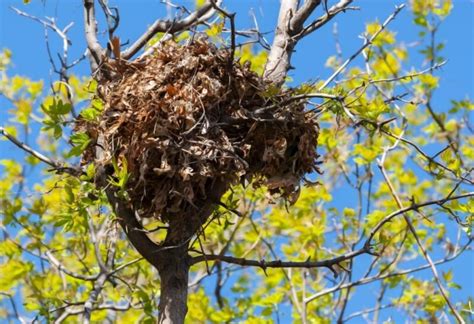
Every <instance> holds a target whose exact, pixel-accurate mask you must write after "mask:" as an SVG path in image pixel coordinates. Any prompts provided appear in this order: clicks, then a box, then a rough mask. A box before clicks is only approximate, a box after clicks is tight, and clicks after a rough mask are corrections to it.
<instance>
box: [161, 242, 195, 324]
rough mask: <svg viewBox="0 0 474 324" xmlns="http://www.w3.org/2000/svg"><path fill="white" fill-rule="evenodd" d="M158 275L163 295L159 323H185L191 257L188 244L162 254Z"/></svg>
mask: <svg viewBox="0 0 474 324" xmlns="http://www.w3.org/2000/svg"><path fill="white" fill-rule="evenodd" d="M160 260H162V262H160V264H159V266H158V273H159V275H160V281H161V295H160V304H159V306H158V309H159V313H160V315H159V318H158V323H172V324H179V323H184V319H185V317H186V313H187V311H188V307H187V298H188V275H189V257H188V253H187V244H186V246H185V247H184V248H182V247H180V248H174V249H169V250H165V251H162V252H160Z"/></svg>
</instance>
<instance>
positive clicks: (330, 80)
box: [318, 4, 405, 91]
mask: <svg viewBox="0 0 474 324" xmlns="http://www.w3.org/2000/svg"><path fill="white" fill-rule="evenodd" d="M404 7H405V5H404V4H402V5H400V6H397V7H395V11H394V12H393V13H392V14H391V15H390V16H389V17H388V18H387V19H386V20H385V21H384V23H383V24H382V26H380V29H379V30H378V31H377V32H376V33H375V34H373V35H372V37H370V38H369V39H368V40H366V41H365V42H364V45H362V46H361V47H360V48H359V49H358V50H357V51H356V52H355V53H354V54H352V55H351V56H350V57H349V58H348V59H347V60H346V61H345V62H344V63H343V64H342V65H341V66H340V67H339V68H338V69H337V70H336V71H335V72H334V73H333V74H332V75H331V76H330V77H329V78H328V79H327V80H326V81H324V83H323V84H322V85H321V86H320V87H319V88H318V91H321V90H323V89H324V88H326V87H327V86H328V84H329V83H331V82H332V81H333V80H334V79H335V78H336V77H337V76H338V75H339V74H341V72H342V71H344V69H345V68H346V67H347V65H348V64H349V63H350V62H352V61H353V60H354V59H355V58H356V57H357V56H359V54H360V53H362V51H363V50H364V49H366V48H367V47H368V46H369V45H371V44H372V42H373V41H374V40H375V39H376V38H377V36H378V35H379V34H380V33H381V32H382V31H383V30H384V29H385V27H387V25H388V24H389V23H390V22H391V21H392V20H394V19H395V17H396V16H397V15H398V13H399V12H400V11H401V10H402V9H403V8H404Z"/></svg>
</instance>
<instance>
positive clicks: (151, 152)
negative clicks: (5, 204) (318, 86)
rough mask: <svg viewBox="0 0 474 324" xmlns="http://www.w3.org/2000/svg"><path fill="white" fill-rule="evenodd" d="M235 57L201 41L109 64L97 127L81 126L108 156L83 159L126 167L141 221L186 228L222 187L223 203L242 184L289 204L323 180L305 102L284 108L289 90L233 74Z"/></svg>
mask: <svg viewBox="0 0 474 324" xmlns="http://www.w3.org/2000/svg"><path fill="white" fill-rule="evenodd" d="M229 55H230V53H229V52H228V51H225V50H221V49H217V48H216V47H215V46H214V45H212V44H209V43H208V42H207V41H205V40H202V39H201V40H197V41H194V43H192V44H190V45H186V46H184V45H180V44H176V43H174V42H171V41H169V42H165V43H163V44H162V46H161V47H160V48H158V49H157V51H156V52H155V54H154V55H152V56H149V57H147V58H145V59H143V60H141V61H138V62H127V61H120V60H119V61H113V62H109V63H107V64H106V65H107V66H108V68H109V72H110V73H109V74H110V75H111V77H109V78H108V79H103V80H99V90H98V96H99V97H100V99H102V100H103V101H104V103H105V106H104V107H105V108H104V111H103V114H102V115H101V117H100V121H99V122H98V123H86V122H85V121H82V120H79V121H78V128H82V129H86V130H87V131H88V133H89V135H90V136H93V137H96V138H97V137H98V136H101V137H102V138H103V141H102V142H103V143H102V146H103V151H104V153H105V154H104V155H103V158H102V160H97V159H96V157H95V154H94V147H89V148H88V149H87V151H86V152H85V154H84V157H83V159H84V162H85V163H95V164H101V165H107V164H110V163H111V161H112V160H115V161H123V160H124V159H125V160H126V161H127V164H128V170H127V171H128V172H129V173H130V177H129V179H128V182H127V192H128V194H129V197H130V201H131V203H132V204H133V206H134V209H135V210H137V211H138V212H139V214H140V216H141V217H159V218H161V219H162V220H163V221H168V222H169V221H172V220H173V221H175V220H176V219H175V218H177V217H178V218H181V220H182V221H189V217H192V216H191V215H194V214H197V210H198V209H202V208H206V206H207V205H209V204H215V203H217V202H216V201H210V198H209V197H215V196H216V195H215V191H216V187H219V191H220V192H219V194H220V195H221V194H222V193H223V192H224V191H225V189H227V188H228V187H229V186H230V185H232V184H236V183H238V182H239V181H248V182H252V183H253V185H254V186H257V187H258V186H262V185H264V186H266V187H267V188H268V190H269V191H270V193H271V194H277V195H281V196H283V197H284V198H286V199H288V200H289V201H290V202H293V201H294V200H295V199H296V198H297V194H298V192H299V185H300V181H301V179H302V177H303V176H304V174H306V173H309V172H313V171H318V168H317V161H316V160H317V158H318V155H317V153H316V145H317V137H318V124H317V122H316V120H315V118H314V116H313V115H312V114H308V113H305V111H304V102H303V101H301V100H288V99H289V98H290V96H291V91H288V90H287V91H283V90H281V91H280V90H277V91H275V89H273V88H272V87H271V85H269V84H267V83H265V82H264V81H263V80H262V78H261V77H259V76H258V75H257V74H255V73H254V72H252V71H251V70H250V69H249V67H248V66H242V65H240V64H238V63H236V64H234V65H233V66H232V70H229V65H228V60H229ZM275 92H277V93H275ZM265 107H268V109H261V108H265ZM217 183H218V184H219V185H218V186H216V184H217ZM222 184H224V185H222ZM221 191H222V193H221ZM219 194H218V195H217V196H219Z"/></svg>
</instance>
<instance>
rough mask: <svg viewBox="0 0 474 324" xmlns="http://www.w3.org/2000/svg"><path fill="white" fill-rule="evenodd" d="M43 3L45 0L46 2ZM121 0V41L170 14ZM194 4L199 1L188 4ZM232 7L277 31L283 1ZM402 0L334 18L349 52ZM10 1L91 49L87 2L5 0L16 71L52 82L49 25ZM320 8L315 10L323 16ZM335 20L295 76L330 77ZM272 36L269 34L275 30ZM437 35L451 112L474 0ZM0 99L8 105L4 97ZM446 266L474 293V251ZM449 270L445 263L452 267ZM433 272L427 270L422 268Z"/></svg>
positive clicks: (473, 70) (2, 25) (75, 47)
mask: <svg viewBox="0 0 474 324" xmlns="http://www.w3.org/2000/svg"><path fill="white" fill-rule="evenodd" d="M43 2H45V5H44V4H43ZM110 2H111V3H114V4H115V3H116V4H118V6H119V8H120V13H121V22H120V27H119V29H118V30H117V31H116V34H118V35H119V36H120V38H121V40H122V41H126V40H127V39H130V40H134V39H136V38H137V37H138V36H139V35H140V34H141V33H142V32H143V30H144V29H145V28H146V27H147V26H148V25H149V24H151V23H152V22H153V21H154V20H155V19H156V18H157V17H160V16H161V17H162V16H166V11H165V6H163V5H162V4H160V1H158V0H149V1H145V0H138V1H137V0H134V1H132V0H121V1H110ZM188 2H189V7H190V8H191V7H192V3H193V1H188ZM225 3H226V5H227V7H228V8H229V9H230V10H231V11H235V12H237V13H238V14H237V26H238V27H239V28H246V27H253V23H252V18H251V15H250V10H253V12H254V13H255V15H256V17H257V19H258V22H259V25H260V30H261V31H272V29H273V27H274V24H275V21H276V18H277V14H278V12H277V10H278V4H279V2H278V1H277V0H255V1H251V0H226V1H225ZM400 3H403V2H401V1H392V0H362V1H355V2H354V5H358V6H360V7H361V10H359V11H349V12H347V13H345V14H341V15H340V16H338V17H337V19H335V21H337V23H338V26H339V39H340V43H341V45H342V51H343V55H344V57H347V56H349V55H350V54H352V53H353V52H354V51H355V50H356V49H357V48H358V47H359V46H360V44H361V40H360V39H359V38H358V35H360V34H361V33H362V32H363V31H364V29H365V23H366V22H368V21H373V20H375V19H379V20H381V21H383V20H384V19H385V18H386V17H387V16H388V15H389V14H390V13H391V12H392V11H393V8H394V5H396V4H400ZM10 6H16V7H18V8H19V9H21V10H24V11H27V12H28V13H30V14H32V15H36V16H38V17H44V16H49V17H57V24H58V25H59V26H60V27H64V26H66V25H67V24H68V23H69V22H71V21H73V22H74V26H73V27H72V29H71V31H70V33H69V36H70V39H71V40H72V41H73V43H72V46H71V52H70V56H69V57H70V59H71V60H74V59H76V58H77V57H79V56H80V55H81V54H82V53H83V52H84V49H85V41H84V34H83V32H82V6H81V1H80V0H68V1H66V0H62V1H59V0H45V1H40V0H32V3H31V4H30V5H27V6H25V5H23V1H21V0H16V1H14V0H0V48H4V47H5V48H9V49H10V50H11V51H12V53H13V63H14V66H13V68H12V69H11V70H10V72H9V73H10V74H20V75H26V76H28V77H30V78H32V79H44V80H45V82H46V83H47V82H48V80H49V79H50V65H49V61H48V58H47V53H46V47H45V42H44V31H43V28H42V27H41V26H40V25H39V24H38V23H36V22H33V21H31V20H29V19H26V18H24V17H19V16H18V15H17V14H15V13H14V12H13V11H12V10H11V9H9V7H10ZM320 11H321V9H319V11H318V13H317V14H320V13H321V12H320ZM411 19H412V17H411V15H410V12H409V10H404V12H402V13H401V14H400V16H399V17H398V18H397V19H396V20H395V21H394V22H393V23H392V24H391V25H390V29H391V30H395V31H397V39H399V40H402V41H404V42H405V43H406V44H412V43H413V42H415V41H417V39H418V36H417V33H418V30H416V28H415V27H414V25H413V24H412V23H411ZM332 26H333V24H332V23H330V24H328V25H326V26H325V27H323V28H322V29H320V30H318V31H317V32H315V33H314V34H313V35H311V36H309V37H307V38H306V39H304V40H303V41H302V42H301V43H299V44H298V46H297V48H296V54H295V55H294V60H293V65H294V66H295V70H293V71H292V72H291V74H290V75H291V77H292V78H293V79H294V81H295V82H302V81H306V80H314V79H317V78H325V77H327V76H328V75H329V74H330V71H329V70H328V69H326V68H325V67H324V63H325V61H326V59H327V58H328V57H329V56H330V55H333V54H334V53H335V43H334V40H333V36H332ZM269 38H270V39H271V35H269ZM50 39H51V41H52V46H53V48H58V46H59V45H60V44H59V42H58V40H57V37H56V36H55V35H54V33H50ZM438 39H440V40H445V41H446V49H445V50H444V57H446V58H448V60H449V61H448V64H447V65H446V66H445V67H444V68H443V69H442V70H441V71H440V72H439V73H438V74H439V75H440V76H441V86H440V89H439V90H438V91H437V92H436V96H435V100H434V103H435V105H434V106H435V107H434V108H435V109H436V110H438V111H443V110H447V109H448V108H449V102H450V100H451V99H457V100H459V99H463V98H465V97H466V96H469V97H470V98H473V97H474V77H473V76H474V59H473V57H474V51H473V46H474V45H473V44H474V42H473V40H474V3H473V1H469V0H454V9H453V12H452V14H451V15H450V16H449V17H448V18H447V19H446V21H445V23H444V24H443V25H442V27H441V29H440V31H439V35H438ZM421 63H422V62H421V58H420V57H416V56H415V58H414V59H412V60H411V61H410V64H413V65H415V66H418V67H420V66H421ZM74 72H75V73H76V74H79V75H88V73H89V66H88V64H87V62H84V63H83V64H81V65H79V66H78V67H77V69H75V71H74ZM0 104H1V105H2V106H3V105H7V104H8V103H7V102H5V101H4V100H1V99H0ZM5 108H7V109H8V108H10V107H0V124H3V123H5V122H6V116H5V115H4V113H5V111H6V110H7V109H5ZM12 149H13V147H12V145H11V144H9V143H7V142H0V159H2V158H7V157H14V156H16V153H13V152H14V150H12ZM343 191H344V189H342V190H340V192H339V195H336V196H335V197H334V199H335V201H336V202H337V203H338V204H347V205H349V204H350V198H347V197H345V195H344V192H343ZM447 267H453V268H454V269H455V281H457V282H460V283H461V284H462V285H463V290H462V291H460V292H456V291H454V292H453V293H454V294H455V295H454V296H453V299H454V301H457V300H459V298H465V297H466V296H468V295H471V296H472V295H473V291H474V284H473V277H472V274H473V273H474V260H473V257H472V253H468V254H466V255H465V256H464V257H462V258H460V259H459V260H457V261H456V262H454V263H450V264H448V265H447ZM447 267H440V268H441V269H443V268H444V269H446V268H447ZM424 275H426V276H430V273H429V272H428V271H427V272H425V273H424ZM363 291H364V294H367V295H366V296H369V298H373V297H372V291H371V290H370V289H365V290H363ZM361 305H363V304H362V301H354V302H351V304H350V305H349V310H348V313H350V311H351V310H356V309H358V308H360V306H361Z"/></svg>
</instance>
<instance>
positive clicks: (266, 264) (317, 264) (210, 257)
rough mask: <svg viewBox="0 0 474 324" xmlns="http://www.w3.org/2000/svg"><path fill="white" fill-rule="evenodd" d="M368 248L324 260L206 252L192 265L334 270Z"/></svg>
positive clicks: (192, 261)
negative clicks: (213, 263)
mask: <svg viewBox="0 0 474 324" xmlns="http://www.w3.org/2000/svg"><path fill="white" fill-rule="evenodd" d="M369 252H370V251H368V250H367V249H365V248H363V249H360V250H357V251H353V252H349V253H346V254H344V255H341V256H338V257H336V258H333V259H329V260H323V261H309V260H308V261H301V262H298V261H281V260H275V261H265V260H260V261H258V260H248V259H244V258H235V257H232V256H227V255H216V254H206V255H200V256H197V257H193V258H192V259H191V265H194V264H196V263H199V262H203V261H220V262H226V263H233V264H238V265H241V266H250V267H259V268H262V269H263V270H265V269H266V268H322V267H325V268H329V269H331V271H334V270H333V269H332V268H333V266H334V265H337V264H339V263H341V262H343V261H345V260H348V259H352V258H354V257H356V256H358V255H361V254H364V253H369Z"/></svg>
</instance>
